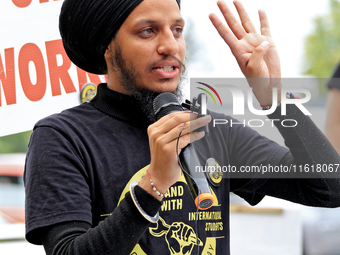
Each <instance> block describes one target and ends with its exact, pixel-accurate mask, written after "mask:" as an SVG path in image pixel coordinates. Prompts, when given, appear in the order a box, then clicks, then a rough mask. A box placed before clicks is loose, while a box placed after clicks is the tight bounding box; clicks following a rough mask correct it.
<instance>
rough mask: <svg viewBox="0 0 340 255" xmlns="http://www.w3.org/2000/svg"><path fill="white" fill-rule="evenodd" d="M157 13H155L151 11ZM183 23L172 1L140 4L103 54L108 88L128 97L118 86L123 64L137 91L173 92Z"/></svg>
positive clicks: (150, 0)
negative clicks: (119, 62)
mask: <svg viewBox="0 0 340 255" xmlns="http://www.w3.org/2000/svg"><path fill="white" fill-rule="evenodd" d="M155 10H157V12H156V11H155ZM183 28H184V20H183V18H182V16H181V13H180V10H179V7H178V4H177V2H176V1H175V0H163V1H159V0H144V1H143V2H141V3H140V4H139V5H138V6H137V7H136V8H135V9H134V10H133V11H132V12H131V14H130V15H129V16H128V18H127V19H126V20H125V21H124V23H123V25H122V26H121V28H120V29H119V31H118V33H117V34H116V37H115V39H114V40H112V42H111V43H110V45H109V46H108V49H107V50H106V52H105V59H106V62H107V65H108V87H109V88H110V89H112V90H115V91H118V92H120V93H124V94H129V90H128V89H126V87H124V86H122V76H123V75H122V70H121V69H122V68H120V66H121V65H119V64H117V53H119V55H120V56H118V59H120V60H123V61H124V68H125V71H127V72H129V73H130V74H131V75H132V76H133V79H132V80H134V83H135V86H138V87H140V88H148V89H150V90H152V91H156V92H166V91H174V90H175V89H176V87H177V85H178V83H179V80H180V75H181V72H182V69H183V62H184V58H185V42H184V38H183V34H182V32H183Z"/></svg>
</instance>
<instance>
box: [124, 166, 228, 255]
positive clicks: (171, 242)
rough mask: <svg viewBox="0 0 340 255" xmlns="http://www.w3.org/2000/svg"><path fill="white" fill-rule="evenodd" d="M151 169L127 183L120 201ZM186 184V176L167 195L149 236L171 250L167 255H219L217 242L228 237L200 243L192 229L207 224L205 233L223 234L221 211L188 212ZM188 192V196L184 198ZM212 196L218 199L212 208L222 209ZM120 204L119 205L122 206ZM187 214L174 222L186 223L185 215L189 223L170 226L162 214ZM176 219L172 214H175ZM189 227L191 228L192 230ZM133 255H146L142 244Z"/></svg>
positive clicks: (131, 254) (139, 173) (207, 239)
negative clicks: (194, 253)
mask: <svg viewBox="0 0 340 255" xmlns="http://www.w3.org/2000/svg"><path fill="white" fill-rule="evenodd" d="M148 167H149V166H146V167H144V168H143V169H141V170H139V171H138V172H137V173H136V174H135V175H134V176H133V177H132V178H131V179H130V181H129V182H128V183H127V185H126V186H125V189H124V190H123V192H122V194H121V196H120V199H119V203H120V201H121V200H122V199H123V198H124V197H125V194H126V193H127V192H128V191H129V187H130V183H131V182H132V181H137V182H138V181H140V180H141V179H142V178H143V176H144V175H146V170H147V168H148ZM185 185H187V184H186V181H185V178H184V176H183V175H181V177H180V178H179V180H178V181H177V183H176V184H175V185H173V186H172V187H170V189H169V192H168V194H167V195H166V196H165V198H164V200H163V205H162V206H161V209H160V217H159V221H158V222H157V223H154V224H151V225H150V227H149V231H148V232H149V234H150V235H151V236H152V237H154V238H157V243H159V242H164V245H166V247H167V248H168V251H164V252H163V253H162V254H169V255H191V254H193V251H194V247H195V246H198V247H200V248H199V249H200V251H201V252H200V254H202V255H216V245H217V244H216V241H217V239H223V238H225V236H224V235H223V234H221V236H218V235H217V236H216V237H210V236H209V234H207V237H205V240H203V239H201V238H200V237H199V236H198V235H197V233H196V231H195V229H194V228H193V226H194V225H195V224H194V222H195V221H198V222H204V231H205V232H206V233H212V232H214V233H219V232H220V233H224V232H222V231H223V221H222V214H221V211H211V210H207V211H198V212H197V211H196V210H193V211H190V210H189V211H188V209H186V208H188V207H187V205H185V203H184V202H183V201H184V199H183V197H184V196H185V195H186V196H190V198H191V194H190V192H189V190H187V189H185V188H184V187H185ZM186 190H187V193H188V194H185V192H186ZM212 194H213V196H214V198H215V202H214V204H213V207H215V208H218V207H220V206H221V205H220V204H219V202H218V199H217V197H216V194H215V193H214V192H213V191H212ZM119 203H118V205H119ZM183 210H185V211H187V212H188V214H187V215H185V214H183V213H181V214H177V213H176V214H175V215H181V216H180V217H177V216H175V217H174V218H180V219H183V216H182V215H185V216H184V217H185V218H186V222H180V221H174V222H168V221H167V220H166V218H164V217H162V214H165V215H166V214H168V215H169V213H170V212H175V211H183ZM172 215H173V214H172ZM165 217H166V216H165ZM189 223H190V224H191V223H192V224H191V225H192V226H190V225H189ZM130 255H147V252H145V251H144V250H143V248H142V246H141V245H140V244H137V245H136V246H135V247H134V249H133V251H132V252H131V253H130Z"/></svg>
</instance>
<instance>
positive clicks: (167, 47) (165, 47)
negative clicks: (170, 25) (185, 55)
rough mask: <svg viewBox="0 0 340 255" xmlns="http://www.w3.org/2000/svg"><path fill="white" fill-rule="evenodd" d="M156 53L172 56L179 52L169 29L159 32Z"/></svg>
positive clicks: (175, 40) (176, 42)
mask: <svg viewBox="0 0 340 255" xmlns="http://www.w3.org/2000/svg"><path fill="white" fill-rule="evenodd" d="M157 51H158V54H160V55H171V56H174V55H176V54H177V53H178V52H179V45H178V41H177V39H176V38H175V37H174V34H173V32H172V31H171V30H170V29H169V30H167V31H164V32H163V33H161V34H160V37H159V46H158V50H157Z"/></svg>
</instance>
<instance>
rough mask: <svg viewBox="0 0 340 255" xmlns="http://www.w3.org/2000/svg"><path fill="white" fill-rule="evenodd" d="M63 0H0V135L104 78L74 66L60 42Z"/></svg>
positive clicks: (26, 126)
mask: <svg viewBox="0 0 340 255" xmlns="http://www.w3.org/2000/svg"><path fill="white" fill-rule="evenodd" d="M62 2H63V1H62V0H1V3H0V24H1V26H0V37H1V40H0V137H1V136H5V135H9V134H14V133H19V132H23V131H28V130H32V129H33V126H34V124H35V123H36V122H37V121H38V120H39V119H41V118H43V117H45V116H48V115H50V114H53V113H57V112H60V111H62V110H64V109H66V108H69V107H72V106H75V105H78V104H80V95H79V94H80V93H79V91H80V89H81V87H82V86H83V85H84V84H85V83H87V82H92V83H94V84H96V85H97V84H99V83H100V82H104V81H105V77H104V76H98V75H94V74H90V73H86V72H85V71H83V70H81V69H79V68H77V67H76V66H75V65H74V64H72V63H71V61H70V60H69V58H68V57H67V55H66V53H65V51H64V48H63V46H62V42H61V38H60V34H59V28H58V24H59V21H58V19H59V13H60V8H61V5H62Z"/></svg>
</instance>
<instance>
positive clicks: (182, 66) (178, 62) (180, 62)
mask: <svg viewBox="0 0 340 255" xmlns="http://www.w3.org/2000/svg"><path fill="white" fill-rule="evenodd" d="M171 60H175V61H176V63H177V64H178V66H179V68H182V70H183V71H184V70H185V69H186V66H185V64H184V63H183V62H182V61H181V60H179V59H178V58H176V57H175V56H164V58H162V59H160V60H156V61H154V62H152V63H151V64H149V66H148V68H149V70H152V67H153V66H156V65H158V64H159V63H161V62H163V61H171Z"/></svg>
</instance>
